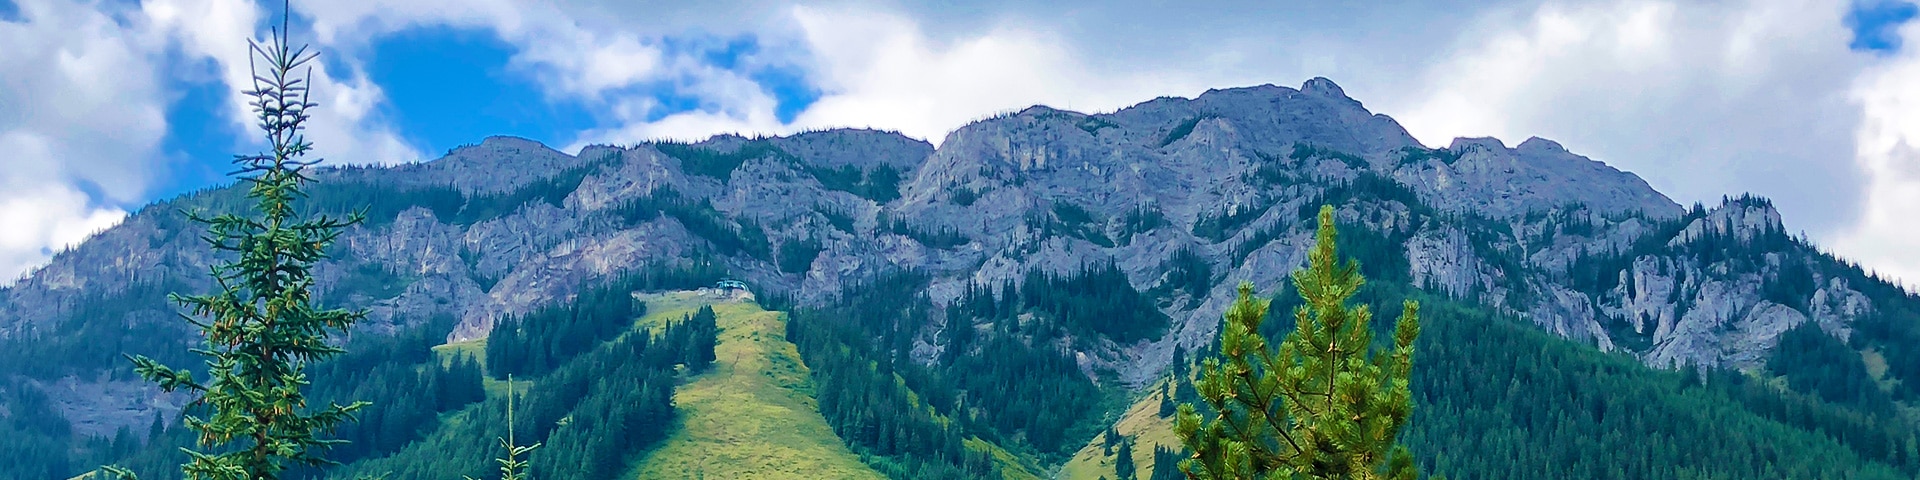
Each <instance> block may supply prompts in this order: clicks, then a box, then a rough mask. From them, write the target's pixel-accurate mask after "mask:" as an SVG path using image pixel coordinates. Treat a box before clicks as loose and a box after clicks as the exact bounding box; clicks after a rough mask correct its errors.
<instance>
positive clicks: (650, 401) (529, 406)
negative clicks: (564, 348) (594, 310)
mask: <svg viewBox="0 0 1920 480" xmlns="http://www.w3.org/2000/svg"><path fill="white" fill-rule="evenodd" d="M636 277H638V276H636ZM653 277H654V278H658V276H653ZM642 283H644V282H642ZM705 317H706V315H704V314H697V315H694V316H692V317H688V318H683V319H681V320H679V321H676V322H672V323H671V324H670V325H669V326H668V327H667V328H666V329H663V330H662V331H661V332H660V333H659V334H657V335H650V334H648V333H647V332H643V331H634V332H630V333H627V334H625V335H621V336H619V337H617V338H616V339H614V340H611V341H607V342H603V343H600V344H598V345H596V346H595V347H593V349H592V350H591V351H589V352H587V353H585V354H582V355H578V356H576V357H574V358H573V359H571V360H569V361H567V362H565V363H564V364H562V365H560V366H559V367H558V368H556V369H554V370H553V371H552V373H549V374H546V375H542V376H538V377H534V378H532V379H531V380H532V381H531V383H532V384H533V385H532V387H531V388H527V389H526V390H525V392H524V393H523V394H521V396H520V397H519V398H518V399H517V400H515V401H514V418H513V422H512V425H513V426H514V430H515V436H516V438H515V443H516V444H520V445H530V444H536V443H543V444H544V445H543V446H542V447H541V448H539V449H538V450H535V451H534V452H533V455H532V457H531V459H530V462H531V464H532V467H533V468H532V472H531V473H532V475H531V478H537V479H541V480H557V479H602V478H615V477H617V476H618V475H619V474H620V473H622V472H624V471H625V469H626V468H627V466H628V465H630V463H631V462H632V461H633V460H634V459H636V458H638V457H639V456H640V455H642V454H644V453H645V452H646V451H648V450H649V449H650V448H652V447H653V446H654V445H657V444H658V443H659V441H660V440H661V439H664V438H665V437H666V435H667V434H668V433H670V430H671V428H672V422H673V416H674V411H673V402H672V398H673V388H674V385H675V382H676V377H677V374H676V370H677V368H676V366H677V365H686V366H687V368H688V369H689V370H692V371H697V370H698V369H700V368H701V367H700V366H699V365H698V363H699V362H701V361H703V359H711V358H712V350H713V346H714V344H713V343H712V342H711V338H712V336H711V334H708V333H700V332H702V331H703V330H705V331H711V330H710V329H706V328H705V327H704V325H703V324H704V323H705V321H704V318H705ZM703 342H704V343H703ZM515 379H516V380H520V377H515ZM505 401H506V399H505V398H504V397H501V398H493V399H490V400H487V401H485V402H481V403H479V404H477V405H472V406H469V407H468V408H466V409H464V410H461V411H459V412H457V413H453V414H450V415H449V416H448V418H449V419H450V420H449V421H447V422H443V423H442V424H441V426H440V429H439V430H438V431H436V432H434V433H433V434H432V435H431V436H429V437H426V438H424V439H422V440H419V441H416V442H413V443H411V444H409V445H407V446H406V447H405V448H402V449H401V450H399V451H398V452H395V453H393V454H392V455H389V456H385V457H380V458H369V459H365V460H362V461H359V462H355V463H353V464H350V465H348V466H347V468H345V469H342V470H341V471H339V472H335V473H334V474H333V475H330V478H338V479H347V478H355V477H357V476H362V475H384V476H386V477H387V478H407V479H436V480H440V479H444V480H457V479H460V478H461V477H462V476H463V475H466V476H472V477H474V478H489V479H493V478H498V472H497V471H495V470H497V469H495V468H494V466H495V465H496V463H495V457H496V456H498V454H499V451H500V449H499V444H497V443H494V442H492V441H490V440H491V439H493V438H496V437H505V436H506V435H507V425H508V422H507V419H506V417H505V415H506V405H505Z"/></svg>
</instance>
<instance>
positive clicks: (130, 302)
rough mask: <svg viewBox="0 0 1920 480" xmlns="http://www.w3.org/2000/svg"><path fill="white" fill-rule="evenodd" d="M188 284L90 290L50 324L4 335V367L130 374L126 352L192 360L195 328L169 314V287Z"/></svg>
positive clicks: (39, 374)
mask: <svg viewBox="0 0 1920 480" xmlns="http://www.w3.org/2000/svg"><path fill="white" fill-rule="evenodd" d="M185 288H187V287H186V284H184V283H181V282H179V281H171V280H170V281H163V282H156V283H135V284H133V285H130V286H128V287H127V288H126V289H125V290H121V291H118V292H86V293H83V294H81V295H80V298H79V300H78V301H76V302H74V304H73V311H72V314H71V315H69V316H68V318H67V319H66V320H65V321H61V322H54V323H53V325H51V327H46V328H45V329H41V330H37V331H32V332H31V333H29V334H28V335H25V336H19V337H14V338H11V339H7V340H0V372H7V373H10V374H17V375H25V376H27V377H29V378H35V379H40V380H47V381H52V380H57V379H59V378H60V377H65V376H68V375H88V374H92V373H94V372H100V371H111V372H113V373H112V375H114V376H115V377H119V378H125V377H128V376H131V374H132V371H131V370H130V369H126V368H124V367H125V365H126V363H125V362H126V359H124V358H121V355H122V354H127V353H132V354H135V355H146V356H147V357H148V358H153V359H154V360H155V361H159V362H162V363H166V364H169V365H179V364H185V363H188V362H191V361H193V360H194V358H195V355H194V354H192V353H191V352H189V351H188V349H189V348H191V347H193V346H194V343H195V340H196V339H195V337H196V335H195V332H194V331H193V330H192V328H191V326H190V325H185V324H184V323H182V322H168V321H164V320H167V319H170V318H171V315H172V310H171V309H170V308H168V305H167V295H168V293H169V292H174V291H180V290H183V289H185Z"/></svg>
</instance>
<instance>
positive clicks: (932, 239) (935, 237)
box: [880, 215, 973, 250]
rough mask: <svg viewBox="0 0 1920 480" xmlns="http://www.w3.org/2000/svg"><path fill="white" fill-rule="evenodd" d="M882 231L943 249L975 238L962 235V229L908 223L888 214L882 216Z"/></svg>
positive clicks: (929, 246)
mask: <svg viewBox="0 0 1920 480" xmlns="http://www.w3.org/2000/svg"><path fill="white" fill-rule="evenodd" d="M880 231H882V232H886V233H891V234H894V235H900V236H904V237H907V238H911V239H913V241H916V242H920V244H921V245H925V246H927V248H937V249H941V250H947V249H952V248H954V247H958V246H961V245H966V244H967V243H970V242H972V241H973V239H971V238H967V236H966V235H961V234H960V231H959V230H957V229H954V228H953V227H938V228H933V229H928V228H925V227H918V226H913V225H908V224H907V222H906V221H904V220H900V219H896V218H888V217H887V216H886V215H881V216H880Z"/></svg>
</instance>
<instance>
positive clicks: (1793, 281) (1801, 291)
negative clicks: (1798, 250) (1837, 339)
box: [1760, 256, 1820, 313]
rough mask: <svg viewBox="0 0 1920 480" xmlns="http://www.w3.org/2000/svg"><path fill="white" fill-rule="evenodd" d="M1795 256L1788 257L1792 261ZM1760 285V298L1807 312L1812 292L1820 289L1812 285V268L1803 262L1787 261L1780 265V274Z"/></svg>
mask: <svg viewBox="0 0 1920 480" xmlns="http://www.w3.org/2000/svg"><path fill="white" fill-rule="evenodd" d="M1795 257H1797V256H1794V257H1789V258H1790V259H1794V258H1795ZM1768 280H1770V281H1768V282H1766V283H1762V284H1761V286H1760V296H1761V298H1764V299H1766V300H1767V301H1769V302H1773V303H1778V304H1781V305H1786V306H1788V307H1793V308H1794V309H1796V310H1800V311H1801V312H1803V313H1804V312H1808V311H1809V310H1808V309H1807V300H1809V299H1812V298H1813V292H1814V290H1817V289H1819V288H1820V286H1819V285H1816V284H1814V279H1813V267H1812V266H1810V265H1807V262H1804V261H1787V262H1784V263H1782V264H1781V265H1780V272H1779V273H1778V274H1776V275H1774V276H1773V278H1770V279H1768Z"/></svg>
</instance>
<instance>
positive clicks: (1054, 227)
mask: <svg viewBox="0 0 1920 480" xmlns="http://www.w3.org/2000/svg"><path fill="white" fill-rule="evenodd" d="M1026 223H1027V228H1030V229H1033V230H1034V231H1035V232H1037V234H1038V235H1039V236H1040V237H1041V238H1046V237H1051V236H1054V235H1066V236H1069V237H1073V238H1078V239H1082V240H1086V241H1088V242H1092V243H1093V244H1094V245H1099V246H1102V247H1112V246H1113V245H1114V244H1113V240H1112V239H1109V238H1107V235H1106V233H1105V231H1104V230H1105V229H1106V220H1105V219H1102V218H1100V217H1099V216H1097V215H1095V214H1094V213H1093V212H1090V211H1087V209H1086V208H1085V207H1081V206H1080V205H1077V204H1074V203H1073V202H1068V201H1064V200H1054V201H1053V208H1052V209H1051V210H1050V211H1047V212H1028V214H1027V216H1026Z"/></svg>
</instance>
